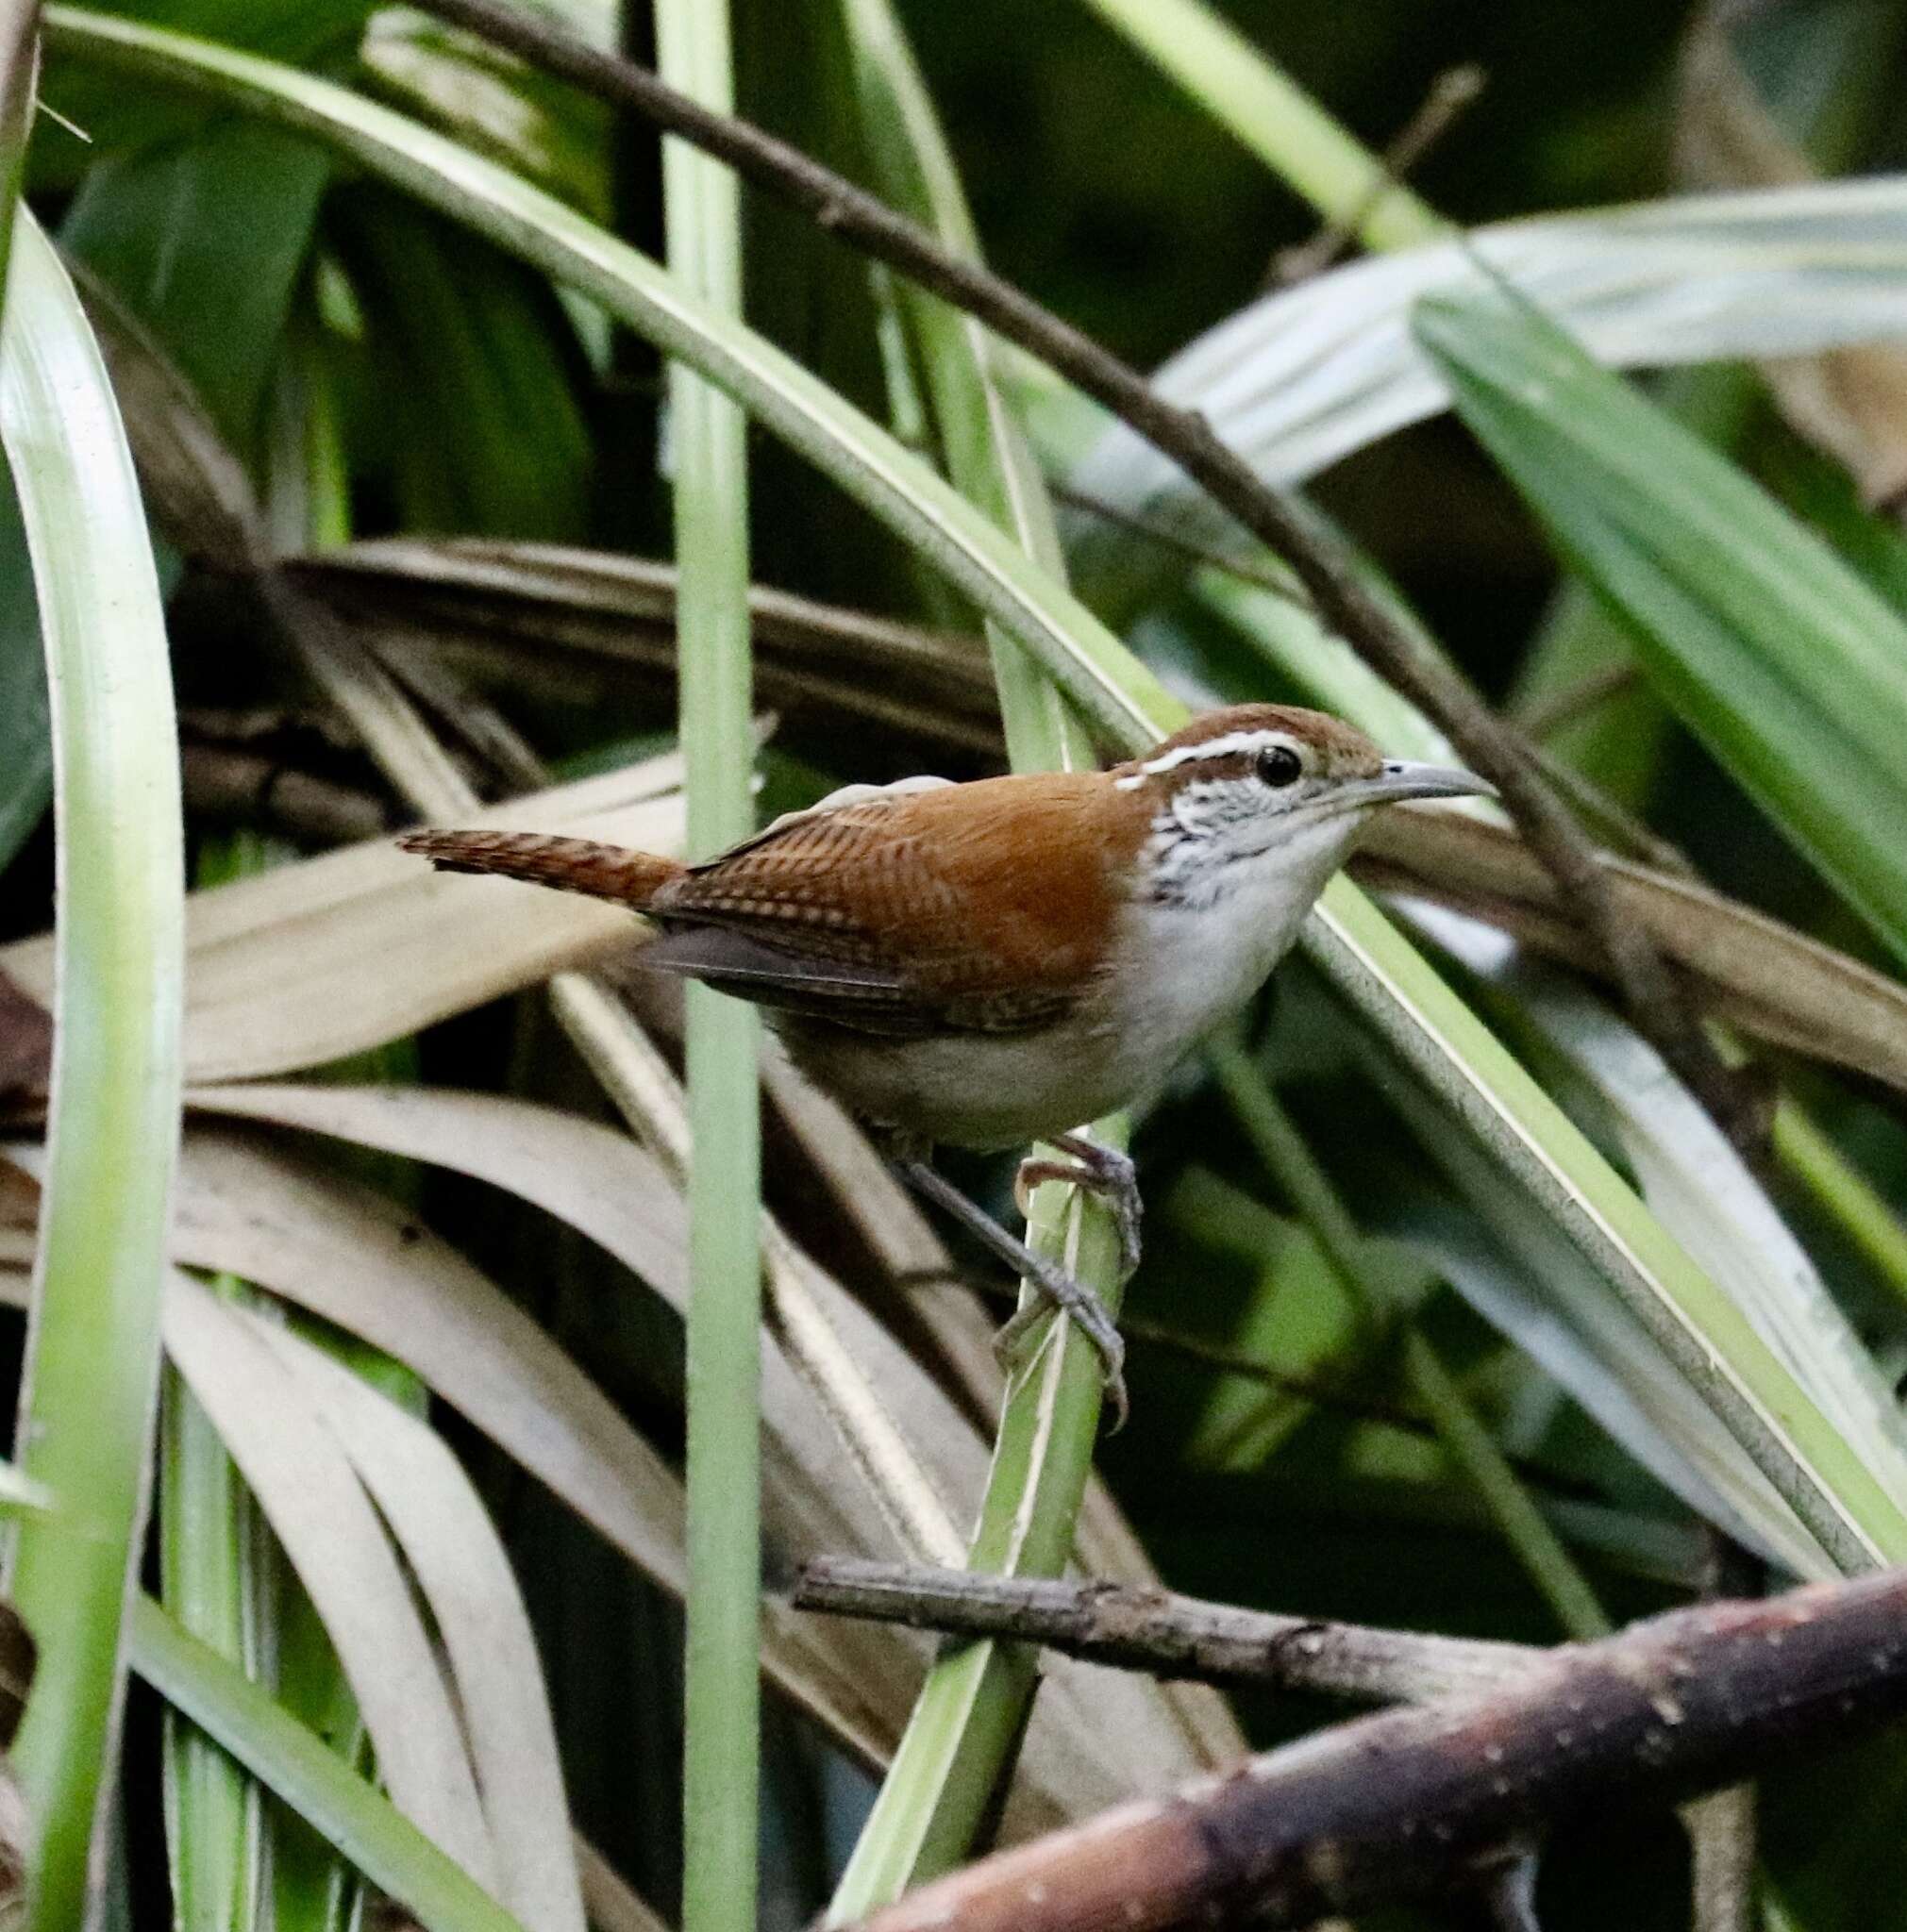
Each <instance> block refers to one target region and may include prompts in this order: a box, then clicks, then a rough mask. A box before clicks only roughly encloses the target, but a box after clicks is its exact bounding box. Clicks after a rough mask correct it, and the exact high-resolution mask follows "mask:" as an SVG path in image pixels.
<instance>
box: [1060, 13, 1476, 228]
mask: <svg viewBox="0 0 1907 1932" xmlns="http://www.w3.org/2000/svg"><path fill="white" fill-rule="evenodd" d="M1087 4H1088V5H1089V6H1091V7H1092V8H1093V9H1094V11H1095V12H1096V13H1097V14H1099V15H1100V17H1101V18H1102V19H1104V20H1105V21H1107V22H1108V23H1109V24H1110V25H1112V26H1114V27H1116V28H1118V30H1119V31H1120V32H1121V33H1123V34H1124V35H1125V36H1126V38H1127V39H1128V40H1129V41H1130V42H1132V44H1133V45H1134V46H1135V47H1137V48H1138V49H1139V51H1140V52H1141V53H1142V54H1144V55H1145V56H1146V58H1148V59H1149V60H1151V61H1152V62H1153V63H1154V65H1156V66H1157V67H1158V68H1159V69H1160V70H1161V71H1162V72H1163V73H1164V74H1166V75H1169V76H1170V77H1171V78H1172V79H1173V80H1175V81H1177V82H1178V84H1179V86H1180V87H1181V88H1183V89H1184V90H1185V92H1187V93H1188V94H1190V95H1191V96H1192V98H1193V99H1194V100H1195V101H1196V102H1197V103H1198V105H1199V106H1200V107H1201V108H1204V109H1205V110H1206V111H1207V112H1208V113H1209V114H1210V115H1211V116H1212V117H1213V120H1215V121H1217V122H1218V123H1219V124H1220V125H1222V126H1224V127H1226V128H1229V129H1230V132H1231V133H1232V134H1234V135H1235V136H1236V137H1237V138H1238V139H1239V140H1240V141H1241V142H1244V143H1245V145H1246V147H1247V148H1249V149H1250V150H1251V152H1252V153H1253V154H1255V155H1256V156H1257V157H1258V158H1259V159H1260V160H1262V161H1263V162H1264V163H1265V164H1266V165H1267V166H1268V167H1270V168H1271V169H1272V170H1274V172H1276V173H1277V174H1278V175H1281V176H1282V177H1283V179H1284V180H1285V181H1286V182H1288V183H1289V184H1290V185H1291V187H1293V188H1294V189H1296V191H1297V192H1298V193H1299V194H1301V195H1303V196H1304V198H1305V199H1306V200H1307V201H1308V202H1310V203H1311V205H1312V206H1313V208H1315V209H1316V210H1317V211H1318V213H1319V214H1320V215H1322V216H1323V217H1324V218H1325V220H1326V221H1329V222H1350V223H1351V224H1352V232H1353V233H1354V234H1355V235H1356V236H1357V238H1358V239H1359V241H1361V242H1363V244H1364V246H1365V247H1366V248H1376V249H1384V248H1409V247H1413V246H1414V245H1415V244H1416V243H1418V242H1436V241H1441V240H1442V239H1443V238H1444V237H1445V236H1447V234H1448V233H1449V224H1448V223H1447V222H1446V221H1445V220H1444V219H1443V218H1442V217H1441V216H1440V215H1439V214H1438V213H1437V212H1436V210H1435V209H1434V208H1431V207H1430V205H1429V204H1428V203H1427V202H1424V201H1420V200H1419V199H1418V198H1417V196H1416V195H1414V193H1412V192H1411V191H1410V190H1409V189H1408V188H1406V187H1404V186H1403V185H1402V184H1401V183H1399V182H1396V181H1392V180H1390V179H1389V176H1388V175H1387V174H1386V172H1385V169H1384V164H1383V163H1382V161H1380V159H1379V158H1377V156H1375V155H1374V154H1372V153H1371V152H1370V150H1369V149H1368V148H1366V147H1365V146H1364V145H1363V142H1360V141H1359V140H1358V139H1357V137H1356V136H1355V135H1353V134H1352V133H1350V131H1349V130H1348V129H1347V128H1346V127H1345V126H1344V125H1342V124H1341V123H1339V122H1338V121H1336V120H1335V119H1333V118H1332V116H1331V115H1330V114H1328V113H1327V112H1326V111H1325V110H1324V108H1321V107H1319V106H1318V104H1317V103H1316V102H1315V101H1314V100H1313V99H1312V97H1311V96H1310V95H1309V94H1308V93H1306V92H1305V91H1304V90H1303V89H1302V88H1301V87H1299V86H1298V85H1297V84H1296V82H1295V81H1294V80H1292V79H1291V78H1290V76H1289V75H1286V74H1285V73H1283V72H1282V71H1281V70H1280V68H1279V67H1278V66H1277V65H1276V63H1275V62H1273V60H1272V59H1271V58H1270V57H1269V56H1268V55H1266V54H1265V53H1264V52H1263V50H1262V49H1261V48H1259V47H1257V46H1256V45H1254V44H1253V43H1252V42H1250V41H1248V40H1246V38H1245V36H1244V35H1243V34H1241V33H1240V32H1239V31H1238V29H1237V28H1236V27H1234V26H1232V25H1230V23H1229V22H1227V21H1225V20H1222V19H1220V18H1219V16H1218V15H1217V14H1215V13H1213V11H1212V10H1211V9H1210V8H1207V7H1205V6H1203V5H1202V4H1201V0H1087Z"/></svg>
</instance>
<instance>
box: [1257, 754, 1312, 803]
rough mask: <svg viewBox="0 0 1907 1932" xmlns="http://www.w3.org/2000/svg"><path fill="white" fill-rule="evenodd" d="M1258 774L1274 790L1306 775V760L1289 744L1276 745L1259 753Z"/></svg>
mask: <svg viewBox="0 0 1907 1932" xmlns="http://www.w3.org/2000/svg"><path fill="white" fill-rule="evenodd" d="M1258 775H1259V777H1260V779H1261V780H1262V781H1263V783H1264V784H1266V785H1269V786H1270V787H1271V788H1272V789H1273V790H1274V791H1276V790H1277V789H1278V788H1279V787H1280V786H1283V785H1289V784H1291V783H1292V782H1293V781H1294V780H1296V779H1298V778H1301V777H1303V776H1304V760H1303V759H1302V758H1299V757H1298V755H1297V754H1296V752H1295V751H1293V750H1292V748H1291V747H1290V746H1289V745H1288V744H1280V745H1274V746H1273V747H1272V749H1271V750H1270V751H1262V752H1260V753H1259V755H1258Z"/></svg>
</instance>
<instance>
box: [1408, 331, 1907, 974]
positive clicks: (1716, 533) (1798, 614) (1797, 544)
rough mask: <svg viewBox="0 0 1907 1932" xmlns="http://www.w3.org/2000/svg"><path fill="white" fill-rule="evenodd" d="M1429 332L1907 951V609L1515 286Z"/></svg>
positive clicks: (1707, 725) (1686, 717) (1764, 776)
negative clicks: (1887, 598)
mask: <svg viewBox="0 0 1907 1932" xmlns="http://www.w3.org/2000/svg"><path fill="white" fill-rule="evenodd" d="M1415 329H1416V336H1417V340H1418V341H1419V342H1420V343H1421V344H1422V346H1423V348H1424V350H1425V352H1426V353H1427V354H1428V355H1430V357H1431V358H1433V360H1434V361H1435V362H1436V363H1437V365H1438V367H1439V369H1440V370H1441V371H1442V373H1443V374H1444V375H1445V377H1446V379H1447V381H1448V383H1449V385H1450V388H1451V391H1452V393H1453V395H1454V397H1455V401H1456V407H1457V410H1458V413H1459V414H1460V415H1461V416H1462V417H1463V419H1464V422H1465V423H1466V424H1468V425H1469V426H1470V428H1471V429H1472V431H1473V432H1474V433H1475V434H1476V435H1477V436H1478V438H1479V439H1480V441H1482V442H1483V444H1484V445H1485V447H1486V448H1487V449H1489V450H1490V451H1491V453H1492V454H1493V455H1494V456H1495V457H1496V458H1497V461H1498V462H1499V463H1500V464H1501V465H1502V467H1503V469H1504V470H1505V472H1506V474H1507V475H1509V476H1510V478H1511V480H1512V481H1513V482H1514V484H1515V486H1516V487H1517V489H1518V490H1519V491H1521V492H1522V494H1523V495H1524V497H1525V498H1526V500H1527V501H1528V502H1529V503H1530V505H1531V508H1532V509H1533V510H1534V511H1535V512H1536V514H1537V515H1538V516H1539V517H1540V518H1541V520H1542V521H1543V523H1544V524H1545V525H1546V526H1547V529H1548V530H1549V531H1550V532H1551V534H1552V536H1553V537H1554V539H1555V541H1556V542H1557V544H1558V546H1559V547H1560V548H1561V549H1562V550H1563V551H1564V553H1565V554H1566V555H1567V556H1568V557H1569V558H1570V559H1571V560H1572V561H1573V563H1574V564H1575V566H1576V568H1577V569H1578V570H1579V571H1580V572H1581V575H1583V576H1584V578H1585V579H1586V580H1587V581H1588V582H1589V584H1590V585H1591V587H1592V588H1593V589H1594V590H1595V591H1597V593H1598V595H1599V596H1600V597H1602V598H1603V599H1604V600H1605V601H1606V602H1607V603H1608V604H1610V605H1611V606H1612V607H1613V608H1614V609H1615V610H1616V611H1617V612H1618V613H1619V614H1620V615H1621V616H1622V617H1623V618H1624V619H1625V620H1626V622H1627V624H1628V625H1629V627H1630V628H1631V631H1632V632H1633V633H1634V634H1635V637H1636V641H1637V648H1638V651H1639V653H1640V655H1641V658H1642V660H1643V662H1644V664H1645V665H1646V667H1647V669H1648V673H1649V675H1650V677H1651V679H1652V681H1653V682H1654V683H1655V684H1656V685H1657V687H1658V689H1659V690H1660V691H1662V692H1663V694H1664V696H1665V697H1666V698H1667V700H1668V702H1669V703H1670V704H1671V705H1672V706H1673V707H1674V708H1675V709H1676V711H1677V712H1678V714H1679V715H1680V716H1681V718H1682V719H1683V721H1684V722H1685V723H1686V724H1688V725H1689V726H1690V728H1691V729H1692V730H1694V731H1695V732H1696V733H1697V734H1698V736H1699V737H1700V738H1701V739H1702V740H1703V741H1704V742H1705V743H1707V744H1708V746H1709V747H1710V749H1711V750H1712V751H1713V752H1714V753H1715V756H1716V758H1719V759H1720V760H1721V762H1722V763H1723V764H1724V765H1725V766H1726V767H1727V768H1728V770H1729V771H1730V773H1731V774H1732V775H1733V776H1734V777H1735V778H1736V780H1737V781H1738V782H1739V783H1740V784H1741V785H1742V787H1743V788H1744V789H1745V790H1746V791H1748V793H1749V795H1750V796H1752V797H1753V798H1754V799H1755V800H1756V802H1757V803H1758V804H1760V805H1761V806H1762V808H1764V809H1765V811H1767V812H1768V813H1769V814H1770V815H1771V816H1772V817H1773V818H1774V819H1775V820H1776V822H1777V823H1778V824H1780V825H1781V826H1782V830H1783V831H1784V832H1786V833H1787V835H1788V836H1789V837H1790V838H1791V839H1792V840H1793V841H1794V842H1795V843H1796V844H1797V845H1798V847H1799V848H1800V849H1801V850H1802V851H1803V852H1805V853H1806V854H1807V855H1808V857H1809V858H1811V859H1812V860H1813V861H1814V863H1815V866H1816V867H1817V868H1818V869H1819V871H1820V872H1821V873H1822V874H1823V875H1824V876H1825V877H1827V878H1828V879H1829V880H1831V881H1832V883H1833V885H1834V886H1835V887H1836V888H1837V889H1838V890H1839V891H1841V892H1842V893H1843V895H1844V896H1845V897H1847V899H1848V901H1849V902H1850V903H1851V904H1852V905H1853V906H1855V907H1856V908H1858V909H1859V910H1860V912H1861V913H1862V915H1863V916H1864V917H1865V919H1866V920H1867V921H1868V923H1869V924H1871V925H1872V926H1873V927H1874V929H1875V931H1876V932H1877V933H1879V934H1880V935H1881V937H1882V939H1884V940H1885V941H1887V943H1888V944H1889V945H1890V946H1892V947H1893V948H1894V950H1895V952H1896V954H1897V955H1898V956H1899V957H1900V958H1903V959H1907V848H1903V847H1902V845H1901V843H1900V841H1899V838H1898V837H1897V836H1895V834H1894V830H1893V828H1894V827H1898V826H1899V824H1903V823H1907V773H1903V771H1902V768H1901V765H1900V760H1899V746H1900V744H1901V743H1902V742H1903V741H1907V623H1903V622H1902V620H1901V619H1900V618H1899V615H1898V614H1897V613H1896V612H1895V611H1893V610H1892V609H1891V608H1889V607H1888V606H1887V604H1886V603H1885V602H1884V601H1883V600H1882V598H1881V597H1879V596H1878V595H1877V594H1876V593H1875V592H1874V591H1871V590H1870V589H1869V588H1868V587H1867V586H1866V585H1865V583H1863V582H1862V581H1861V580H1860V578H1859V577H1858V576H1856V575H1855V574H1854V573H1853V572H1852V571H1851V570H1849V569H1848V567H1847V566H1846V565H1845V564H1843V563H1842V562H1841V560H1840V559H1839V558H1836V557H1835V556H1834V554H1833V552H1832V550H1830V549H1829V547H1828V546H1827V545H1826V544H1825V543H1823V542H1822V541H1820V540H1819V539H1818V538H1816V537H1815V535H1814V534H1813V533H1812V532H1810V531H1808V530H1806V529H1804V528H1802V527H1801V526H1800V525H1798V524H1797V523H1796V522H1795V521H1794V520H1793V519H1792V518H1791V517H1789V516H1788V515H1787V514H1786V513H1785V512H1784V511H1783V510H1782V509H1781V508H1780V507H1779V506H1778V505H1776V504H1775V503H1774V502H1773V500H1772V499H1770V498H1769V497H1768V496H1767V495H1765V493H1764V492H1763V491H1761V490H1760V489H1759V487H1758V486H1756V485H1755V484H1754V483H1753V482H1751V481H1750V480H1749V479H1748V477H1747V476H1745V475H1743V474H1742V473H1741V472H1740V471H1739V470H1737V469H1735V468H1734V466H1733V465H1731V464H1730V463H1729V462H1727V461H1726V460H1725V459H1724V458H1721V457H1719V456H1717V455H1716V454H1715V452H1714V451H1713V450H1711V449H1710V448H1708V447H1707V446H1706V445H1705V444H1704V443H1702V442H1700V441H1698V439H1697V438H1695V437H1694V436H1692V435H1691V434H1690V433H1689V432H1688V431H1687V430H1685V429H1683V428H1682V427H1681V425H1679V424H1677V423H1675V422H1674V421H1673V420H1672V419H1670V418H1669V417H1667V416H1666V415H1664V413H1663V412H1662V411H1660V410H1658V409H1656V408H1653V407H1652V406H1651V405H1649V404H1648V402H1646V401H1645V400H1644V399H1643V398H1642V397H1641V396H1639V395H1637V394H1636V393H1635V392H1634V391H1632V390H1631V389H1630V388H1629V386H1628V385H1627V384H1625V383H1624V382H1622V381H1621V380H1620V379H1619V378H1617V377H1615V376H1614V375H1610V374H1608V373H1607V372H1606V371H1604V370H1603V369H1601V368H1599V367H1598V365H1597V364H1596V363H1595V362H1593V361H1592V360H1591V359H1590V358H1588V357H1587V356H1585V355H1584V354H1583V353H1582V352H1581V350H1580V349H1578V348H1577V347H1576V345H1575V344H1574V343H1573V342H1572V341H1570V340H1569V338H1568V337H1567V336H1565V335H1564V333H1563V332H1562V331H1561V330H1559V329H1557V328H1555V327H1554V326H1553V325H1550V324H1549V323H1547V321H1545V320H1544V319H1543V318H1542V317H1541V316H1540V315H1539V314H1537V313H1536V312H1535V311H1533V310H1532V309H1531V308H1528V307H1527V306H1525V305H1523V304H1522V303H1520V302H1519V301H1517V300H1516V299H1514V297H1513V296H1510V295H1507V294H1504V293H1497V294H1494V295H1481V296H1475V297H1469V298H1464V299H1462V300H1456V299H1447V298H1437V299H1434V300H1431V301H1427V302H1426V303H1424V304H1423V305H1422V306H1421V307H1420V308H1419V309H1418V311H1417V317H1416V324H1415Z"/></svg>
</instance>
